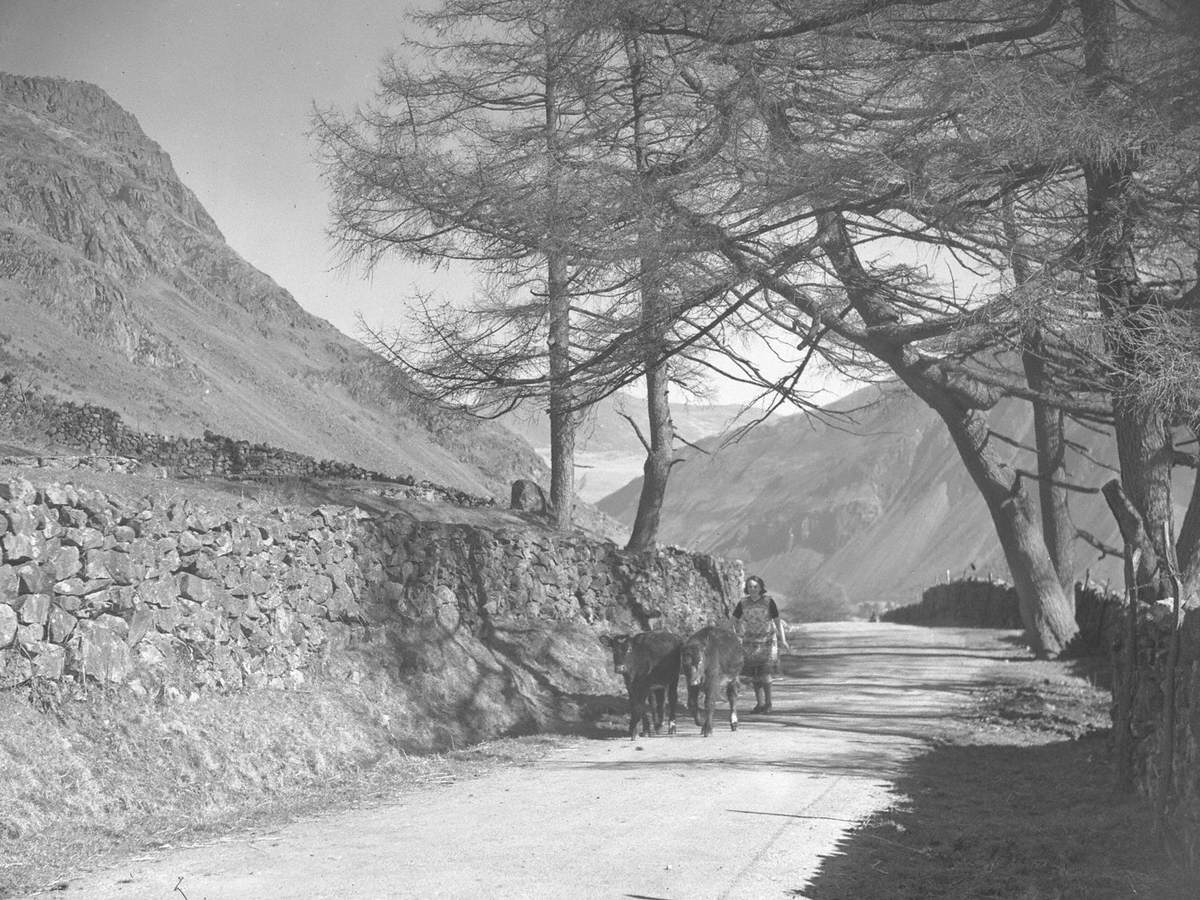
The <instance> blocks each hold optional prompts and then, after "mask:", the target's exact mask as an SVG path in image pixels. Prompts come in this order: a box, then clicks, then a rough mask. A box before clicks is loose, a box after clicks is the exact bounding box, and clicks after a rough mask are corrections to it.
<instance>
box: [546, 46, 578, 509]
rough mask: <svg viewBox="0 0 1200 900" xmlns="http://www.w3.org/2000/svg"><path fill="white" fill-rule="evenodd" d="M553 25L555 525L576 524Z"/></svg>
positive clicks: (549, 123)
mask: <svg viewBox="0 0 1200 900" xmlns="http://www.w3.org/2000/svg"><path fill="white" fill-rule="evenodd" d="M552 34H553V29H552V28H551V27H550V26H548V25H547V27H546V33H545V40H546V48H545V49H546V59H545V62H546V72H545V90H546V93H545V117H546V118H545V142H546V159H547V165H546V171H547V174H546V178H547V183H546V192H547V197H548V200H549V203H548V207H547V208H548V209H549V211H550V218H549V221H547V223H546V303H547V305H548V308H549V332H550V333H549V335H548V337H547V344H548V347H547V350H548V353H549V357H550V410H549V415H550V505H551V507H552V510H553V516H554V523H555V525H556V526H557V527H558V528H560V529H563V530H566V529H569V528H570V527H571V522H572V519H573V518H574V512H575V422H576V414H575V409H574V406H575V403H574V400H575V398H574V396H573V391H572V386H571V297H570V293H569V291H568V285H567V264H566V259H565V258H564V256H563V253H562V251H561V250H560V249H559V246H558V239H559V235H558V233H557V231H558V228H559V224H558V222H557V219H556V216H557V213H558V209H559V178H560V172H559V160H558V127H559V122H558V95H557V72H556V70H555V64H554V62H553V60H554V59H555V48H554V47H553V42H552Z"/></svg>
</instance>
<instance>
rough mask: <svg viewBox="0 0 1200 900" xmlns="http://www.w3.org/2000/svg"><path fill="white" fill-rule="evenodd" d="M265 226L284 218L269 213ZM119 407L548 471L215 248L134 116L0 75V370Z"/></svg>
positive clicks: (322, 446) (223, 426)
mask: <svg viewBox="0 0 1200 900" xmlns="http://www.w3.org/2000/svg"><path fill="white" fill-rule="evenodd" d="M263 227H264V228H283V229H286V228H287V223H286V222H264V223H263ZM4 372H9V373H12V374H13V375H15V376H16V378H17V380H18V382H19V381H22V380H25V381H28V382H29V383H31V384H33V385H36V386H37V387H38V388H40V389H42V390H46V391H50V392H53V393H55V394H58V395H59V396H61V397H64V398H67V399H73V400H78V401H84V402H89V403H94V404H97V405H101V406H106V407H109V408H112V409H115V410H116V411H117V412H119V413H120V414H121V415H122V417H123V418H124V419H125V421H126V423H127V424H129V425H130V426H131V427H135V428H138V429H140V430H143V431H153V432H160V433H165V434H180V435H188V434H199V433H200V432H201V431H202V430H204V429H205V428H208V429H211V430H213V431H216V432H219V433H222V434H227V435H230V436H233V437H237V438H242V439H246V440H250V441H255V442H264V443H269V444H273V445H276V446H279V447H282V448H285V449H288V450H294V451H297V452H300V453H304V454H307V455H310V456H315V457H318V458H333V459H342V460H346V461H349V462H354V463H357V464H359V465H362V466H364V467H366V468H368V469H372V470H376V471H381V472H386V473H394V474H412V475H415V476H416V477H418V478H426V479H430V480H434V481H437V482H439V483H443V484H447V485H451V486H454V487H458V488H460V489H462V490H466V491H468V492H472V493H479V494H489V493H490V494H494V495H497V496H501V497H505V498H506V497H507V490H508V484H509V483H510V482H511V480H512V479H513V478H516V477H532V478H535V479H537V480H539V481H545V471H546V470H545V465H544V463H543V462H542V461H541V459H540V458H539V457H537V455H536V454H535V453H534V452H533V451H532V450H531V449H530V448H529V447H528V446H527V445H526V444H525V443H524V442H523V441H521V440H520V439H518V438H516V437H515V436H513V435H512V434H510V433H509V432H507V431H505V430H504V429H503V428H501V427H499V426H497V425H495V424H493V423H477V422H474V421H472V420H468V419H464V418H462V417H457V416H451V415H447V414H445V413H441V412H438V411H435V410H432V409H429V408H427V407H424V406H422V405H421V404H419V403H417V402H415V401H414V399H413V398H412V397H411V395H410V394H409V392H408V391H407V390H405V385H404V382H403V381H402V380H400V379H399V378H397V377H396V376H395V375H394V374H392V373H391V372H390V371H389V370H387V369H386V368H384V367H382V364H381V363H380V362H379V361H378V360H377V358H376V357H374V356H372V355H371V354H370V353H368V352H367V351H366V349H365V348H364V347H363V346H362V345H360V344H359V343H357V342H356V341H353V340H351V339H350V338H348V337H346V336H345V335H343V334H342V333H341V332H339V331H338V330H337V329H335V328H334V327H333V326H332V325H330V324H329V323H328V322H325V321H324V320H322V319H318V318H316V317H314V316H312V315H310V314H308V313H307V312H305V311H304V310H303V309H302V308H301V307H300V305H299V304H297V303H296V301H295V300H294V299H293V298H292V296H291V295H290V294H289V293H288V292H287V291H285V290H284V289H283V288H281V287H280V286H279V285H277V284H276V283H275V282H274V281H272V280H271V279H270V278H269V277H268V276H267V275H265V274H263V273H262V272H260V271H258V270H257V269H255V268H254V267H253V266H251V265H250V264H249V263H247V262H246V261H245V260H243V259H242V258H241V257H239V256H238V255H237V254H236V253H235V252H234V251H233V250H231V249H230V248H229V247H228V246H227V245H226V244H225V241H224V238H223V237H222V235H221V233H220V231H219V230H218V229H217V226H216V224H215V223H214V222H213V220H212V219H211V218H210V217H209V215H208V213H207V212H205V210H204V209H203V207H202V206H201V205H200V203H199V202H198V201H197V199H196V197H195V196H194V195H193V194H192V192H191V191H190V190H188V189H187V187H185V186H184V185H183V184H182V183H181V182H180V181H179V179H178V177H177V176H176V174H175V171H174V169H173V167H172V165H171V160H170V158H169V157H168V156H167V154H166V153H164V152H163V151H162V150H161V148H159V146H158V145H157V144H155V143H154V142H153V141H152V140H150V139H149V138H148V137H146V135H145V134H144V133H143V132H142V130H141V128H140V127H139V125H138V123H137V121H136V120H135V119H134V117H133V116H132V115H130V114H129V113H128V112H126V111H125V110H123V109H122V108H121V107H120V106H118V105H117V104H116V103H115V102H113V100H112V99H111V98H110V97H109V96H108V95H107V94H105V93H104V91H102V90H101V89H100V88H98V87H95V86H94V85H90V84H86V83H84V82H69V81H64V80H61V79H48V78H25V77H20V76H14V75H6V74H3V73H0V373H4Z"/></svg>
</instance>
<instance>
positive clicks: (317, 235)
mask: <svg viewBox="0 0 1200 900" xmlns="http://www.w3.org/2000/svg"><path fill="white" fill-rule="evenodd" d="M416 5H419V0H0V71H6V72H10V73H12V74H17V75H55V76H60V77H65V78H71V79H80V80H84V81H90V82H92V83H94V84H97V85H99V86H100V87H101V88H103V89H104V90H105V91H106V92H107V93H108V94H109V95H110V96H111V97H112V98H113V99H114V100H115V101H116V102H117V103H119V104H120V105H121V106H123V107H124V108H125V109H126V110H128V111H129V112H131V113H132V114H133V115H134V116H135V117H136V118H137V120H138V122H140V123H141V126H142V129H143V130H144V131H145V132H146V134H147V135H148V136H149V137H150V138H151V139H152V140H154V141H157V142H158V144H159V145H160V146H162V148H163V149H164V150H165V151H166V152H167V153H168V154H170V156H171V160H172V161H173V162H174V164H175V170H176V171H177V172H178V174H179V177H180V178H181V179H182V180H183V182H184V183H185V184H186V185H187V186H188V187H190V188H191V189H192V190H193V191H194V192H195V193H196V195H197V196H198V197H199V199H200V202H201V203H202V204H203V205H204V207H205V209H207V210H208V212H209V213H210V214H211V215H212V217H213V218H214V219H215V220H216V222H217V225H218V226H219V227H220V229H221V231H222V233H223V234H224V235H225V238H226V240H227V241H228V242H229V244H230V246H232V247H233V249H234V250H236V251H237V252H238V253H240V254H241V255H242V256H243V257H245V258H246V259H247V260H249V261H250V262H251V263H252V264H254V265H255V266H257V267H258V268H259V269H261V270H262V271H264V272H266V273H267V274H268V275H270V276H271V277H272V278H273V279H275V281H277V282H278V283H279V284H281V285H282V286H283V287H285V288H286V289H287V290H289V291H290V292H291V293H292V295H293V296H295V298H296V300H297V301H298V302H299V303H300V305H301V306H303V307H304V308H305V309H307V310H308V311H309V312H311V313H314V314H315V315H318V316H320V317H322V318H324V319H328V320H329V321H330V322H332V323H333V324H334V325H335V326H337V327H338V328H340V329H341V330H342V331H344V332H346V333H347V334H351V335H353V336H356V337H357V336H358V329H357V327H356V324H355V316H356V314H357V313H361V314H362V315H363V316H364V317H365V319H366V320H367V321H368V322H369V323H370V324H372V325H382V326H385V327H390V326H393V325H397V324H399V323H400V322H401V318H402V307H401V302H402V300H403V299H404V298H405V297H407V296H411V295H412V294H413V292H414V290H416V289H421V290H430V289H436V290H439V291H440V292H441V293H442V294H443V295H444V296H447V297H448V298H450V299H452V298H453V296H455V295H459V296H461V295H469V294H470V292H471V291H472V289H473V287H472V281H471V279H470V278H469V277H468V276H465V275H463V274H461V270H460V274H459V275H457V276H450V275H447V274H445V273H433V272H432V271H430V270H429V269H426V268H423V267H420V266H417V265H410V264H408V263H404V262H394V263H392V264H389V265H387V266H386V267H384V268H383V269H381V270H379V271H378V272H377V273H376V274H375V276H374V277H373V278H372V279H371V280H370V281H366V280H365V279H364V278H363V274H362V272H361V270H353V271H347V270H344V269H336V268H335V259H334V256H333V253H332V251H331V249H330V244H329V241H328V239H327V237H326V234H325V229H326V227H327V225H328V210H327V207H328V199H327V193H326V190H325V187H324V185H323V184H322V182H321V180H320V177H319V173H318V168H317V166H316V164H315V162H314V159H313V157H314V149H315V146H314V144H313V142H312V140H311V139H310V138H309V137H308V136H307V132H308V129H309V126H310V117H311V114H312V110H313V104H314V103H315V104H317V105H319V106H322V107H326V106H333V107H336V108H338V109H342V110H347V111H348V110H350V109H352V108H353V107H354V106H355V105H356V104H359V103H363V102H366V101H368V100H369V99H370V98H371V96H372V94H373V92H374V88H375V83H376V75H377V72H378V68H379V64H380V62H381V60H382V59H383V58H384V57H385V56H386V55H387V54H388V53H389V51H390V50H392V49H393V48H395V47H397V46H398V45H399V43H400V40H401V36H402V33H403V31H404V28H405V15H406V13H407V11H408V10H410V9H412V8H413V7H414V6H416ZM743 393H744V392H742V391H738V392H734V393H730V392H725V391H723V392H722V394H721V396H720V397H719V398H718V399H723V400H726V401H733V400H736V399H741V394H743Z"/></svg>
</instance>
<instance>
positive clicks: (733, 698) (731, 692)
mask: <svg viewBox="0 0 1200 900" xmlns="http://www.w3.org/2000/svg"><path fill="white" fill-rule="evenodd" d="M737 695H738V683H737V679H736V678H733V679H730V682H729V687H727V688H725V697H726V698H727V699H728V700H729V730H730V731H737V728H738V717H737Z"/></svg>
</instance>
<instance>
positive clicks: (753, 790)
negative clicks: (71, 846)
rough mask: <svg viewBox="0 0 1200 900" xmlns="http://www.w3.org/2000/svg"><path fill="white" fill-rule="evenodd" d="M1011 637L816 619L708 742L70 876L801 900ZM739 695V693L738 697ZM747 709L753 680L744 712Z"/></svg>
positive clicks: (607, 755) (1008, 651)
mask: <svg viewBox="0 0 1200 900" xmlns="http://www.w3.org/2000/svg"><path fill="white" fill-rule="evenodd" d="M1004 635H1005V633H1003V632H993V631H976V630H969V629H922V628H915V627H909V626H900V625H887V624H879V625H874V624H865V623H838V624H818V625H810V626H806V627H804V628H803V629H801V631H800V634H799V635H798V639H795V640H793V651H794V653H793V654H792V655H789V656H786V657H785V658H784V660H783V661H782V674H781V675H780V676H779V677H777V679H776V686H775V697H774V702H775V709H774V712H773V713H771V714H769V715H760V716H753V715H749V714H748V713H745V712H744V713H743V715H742V723H741V727H740V728H739V730H738V731H737V732H731V731H730V730H729V728H728V718H727V716H722V717H721V718H719V720H718V723H717V727H716V731H715V733H714V734H713V736H712V737H710V738H701V737H700V735H699V729H698V728H696V727H695V725H694V724H693V722H692V721H691V720H690V719H688V718H686V717H684V718H682V719H681V721H680V726H679V734H678V735H676V736H674V737H666V736H665V735H664V736H658V737H652V738H646V739H639V740H636V741H630V740H629V739H628V738H623V737H622V738H611V739H605V740H592V741H583V742H582V743H580V744H578V745H574V746H570V747H567V748H564V749H562V750H560V751H556V752H554V753H552V754H551V755H550V756H548V757H547V758H545V759H543V760H541V761H539V762H537V763H535V764H533V765H532V766H528V767H520V768H512V769H507V770H501V771H498V772H494V773H492V774H490V775H486V776H483V777H481V778H478V779H474V780H468V781H462V782H458V783H454V784H451V785H448V786H435V787H430V788H427V789H425V788H422V789H420V790H417V791H415V792H411V793H405V794H403V795H400V796H398V797H397V799H396V800H395V801H394V802H393V803H390V804H388V805H384V806H380V807H375V808H370V809H356V810H352V811H348V812H344V813H337V814H331V815H328V816H325V817H321V818H316V819H311V820H306V821H301V822H295V823H292V824H289V825H286V826H283V827H281V828H279V829H278V830H276V831H273V832H270V833H267V834H256V835H250V836H244V837H238V838H233V839H227V840H224V841H220V842H214V843H211V844H206V845H203V846H197V847H190V848H182V849H176V850H167V851H162V852H161V853H157V854H154V855H152V856H149V857H139V858H137V859H136V860H133V861H128V862H125V863H124V864H122V865H120V866H119V867H116V868H113V869H111V870H107V871H101V872H97V873H94V874H90V875H86V876H81V877H79V878H75V879H72V880H71V881H70V882H69V884H68V885H67V887H66V889H65V890H61V889H60V890H59V891H56V892H55V896H59V897H66V898H87V900H115V898H122V900H132V898H137V900H143V898H144V900H159V898H161V900H264V898H279V900H292V898H294V900H323V898H328V900H334V898H337V900H357V898H362V900H368V898H370V900H379V898H434V897H447V898H459V897H463V898H569V897H582V898H593V897H594V898H670V900H700V898H754V900H764V898H767V900H769V898H785V897H790V898H796V897H804V896H805V894H804V890H805V886H806V885H807V884H808V882H809V881H810V879H811V878H812V876H813V875H814V874H815V873H816V872H817V871H818V869H819V868H820V866H821V863H822V860H823V859H825V858H826V857H828V856H830V855H831V854H835V853H837V852H838V844H839V841H840V840H841V839H842V838H843V837H844V836H845V835H846V834H847V832H848V831H849V830H850V829H852V828H853V827H854V825H855V824H856V823H858V822H861V821H862V820H864V819H865V818H867V817H869V816H870V815H871V814H872V813H875V812H877V811H879V810H882V809H884V808H886V807H887V806H888V805H890V804H891V803H892V802H894V801H895V800H896V799H897V798H896V797H895V796H894V794H893V793H892V791H891V785H892V783H893V782H894V780H895V779H896V777H897V776H898V775H899V774H900V772H901V771H902V770H903V768H904V766H905V763H906V761H908V760H909V759H911V758H912V757H913V756H914V755H916V754H919V753H921V752H922V751H923V750H924V749H925V748H926V747H927V746H928V742H929V740H930V738H931V737H932V735H933V734H934V733H935V732H936V731H937V729H938V728H939V727H940V726H941V725H944V724H945V722H946V720H947V719H949V718H953V717H954V716H955V715H956V714H957V713H959V712H960V711H962V710H963V709H965V708H966V707H967V706H968V705H969V704H970V702H971V700H972V697H973V695H975V694H976V693H977V692H978V691H980V690H981V689H982V688H983V687H984V685H985V684H986V679H987V670H988V669H989V668H992V667H994V666H995V665H996V664H997V663H998V662H1000V661H1002V660H1003V659H1005V658H1007V657H1010V656H1012V655H1013V653H1014V648H1013V646H1012V644H1011V643H1008V642H1006V641H1004V640H1003V637H1004ZM747 698H749V702H746V700H747ZM753 703H754V700H753V692H752V691H750V690H749V688H748V687H744V688H743V691H742V704H741V705H742V708H743V710H748V709H749V707H750V706H752V705H753Z"/></svg>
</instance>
